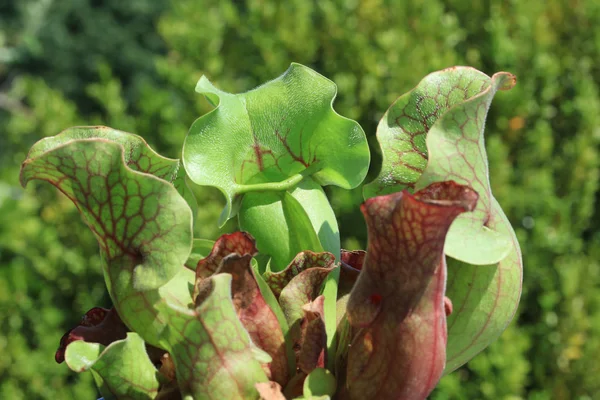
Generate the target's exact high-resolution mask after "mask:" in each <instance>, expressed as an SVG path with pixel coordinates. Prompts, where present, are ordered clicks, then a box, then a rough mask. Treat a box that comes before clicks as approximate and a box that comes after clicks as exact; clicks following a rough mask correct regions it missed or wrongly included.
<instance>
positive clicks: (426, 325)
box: [346, 182, 478, 400]
mask: <svg viewBox="0 0 600 400" xmlns="http://www.w3.org/2000/svg"><path fill="white" fill-rule="evenodd" d="M477 197H478V196H477V193H475V192H474V191H473V190H471V189H470V188H468V187H465V186H460V185H457V184H455V183H454V182H445V183H439V184H433V185H431V186H430V187H428V188H427V189H426V190H423V191H421V192H417V193H416V194H415V195H411V194H410V193H409V192H407V191H403V192H400V193H395V194H391V195H387V196H381V197H375V198H372V199H369V200H367V201H366V202H365V204H364V205H363V206H362V211H363V214H364V215H365V219H366V222H367V228H368V234H369V245H368V250H367V256H366V259H365V261H364V265H363V267H362V270H361V272H360V276H359V278H358V281H357V282H356V284H355V286H354V288H353V290H352V293H351V295H350V300H349V302H348V308H347V318H348V322H349V324H350V325H351V327H352V329H353V330H354V337H353V339H352V343H351V346H350V348H349V353H348V368H347V377H346V386H347V389H348V393H349V395H350V396H351V398H353V399H375V398H377V399H383V400H385V399H414V400H418V399H425V398H426V397H427V395H428V394H429V393H430V392H431V390H432V389H433V388H434V387H435V385H436V384H437V381H438V380H439V378H440V377H441V375H442V371H443V369H444V363H445V342H446V324H445V321H446V315H445V309H444V286H445V263H444V254H443V249H444V240H445V237H446V233H447V231H448V229H449V227H450V224H451V223H452V222H453V221H454V219H455V218H456V217H457V216H458V215H459V214H461V213H463V212H465V211H471V210H473V209H474V208H475V205H476V203H477Z"/></svg>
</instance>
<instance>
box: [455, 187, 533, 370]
mask: <svg viewBox="0 0 600 400" xmlns="http://www.w3.org/2000/svg"><path fill="white" fill-rule="evenodd" d="M488 226H489V227H490V228H491V229H493V230H494V231H496V232H500V233H502V234H505V235H509V237H510V238H511V243H512V246H513V250H512V251H511V252H510V253H509V255H508V256H507V257H505V258H504V259H503V260H502V261H500V262H499V263H498V264H495V265H486V266H478V265H470V264H466V263H463V262H460V261H458V260H454V259H452V258H448V286H447V288H446V296H448V298H449V299H450V300H451V301H452V303H453V308H454V312H453V313H452V314H451V315H450V316H449V317H448V347H447V351H446V354H447V362H446V370H445V373H450V372H452V371H453V370H455V369H457V368H458V367H460V366H461V365H463V364H464V363H466V362H467V361H469V360H470V359H471V358H473V357H474V356H475V355H476V354H477V353H479V352H480V351H482V350H483V349H485V348H486V347H487V346H488V345H489V344H490V343H492V342H494V341H495V340H496V339H497V338H498V337H499V336H500V335H501V334H502V332H503V331H504V329H506V327H507V325H508V324H509V323H510V321H511V320H512V318H513V316H514V314H515V311H516V309H517V306H518V304H519V298H520V295H521V287H522V286H521V285H522V276H523V275H522V273H523V263H522V260H521V250H520V248H519V242H518V241H517V237H516V235H515V233H514V230H513V228H512V226H511V225H510V222H509V221H508V219H507V218H506V216H505V215H504V212H502V209H501V208H500V205H499V204H498V203H497V202H496V199H494V198H492V214H491V216H490V220H489V222H488Z"/></svg>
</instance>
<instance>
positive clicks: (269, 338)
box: [193, 232, 295, 385]
mask: <svg viewBox="0 0 600 400" xmlns="http://www.w3.org/2000/svg"><path fill="white" fill-rule="evenodd" d="M256 252H257V249H256V246H255V242H254V239H253V238H252V237H251V236H250V235H249V234H247V233H245V232H235V233H232V234H228V235H223V236H221V237H220V238H219V239H218V240H217V241H216V243H215V245H214V247H213V249H212V250H211V252H210V254H209V255H208V257H206V258H204V259H202V260H200V261H199V262H198V266H197V274H196V284H195V290H194V295H193V296H194V300H195V302H196V304H200V303H201V302H203V301H204V297H205V295H206V293H205V290H206V288H207V286H206V285H205V283H204V281H205V280H206V279H207V277H208V276H210V275H212V274H213V273H216V274H221V273H227V274H230V275H231V276H232V287H231V291H232V300H233V304H234V306H235V309H236V312H237V315H238V318H239V320H240V321H241V322H242V324H243V325H244V327H245V328H246V330H247V331H248V333H249V335H250V338H251V340H252V341H253V343H254V344H256V345H257V346H258V347H260V348H261V349H262V350H264V351H265V352H266V353H268V354H269V356H270V357H271V359H272V361H270V362H269V365H268V366H267V369H268V371H269V374H270V375H269V379H271V380H273V381H275V382H277V383H280V384H281V385H284V384H285V383H287V381H288V379H289V376H290V374H291V372H292V371H293V370H294V369H295V366H294V365H295V363H294V360H289V358H288V354H289V355H291V354H293V353H292V351H291V347H290V346H288V345H286V343H285V340H284V335H285V334H286V333H287V328H288V325H287V322H286V320H285V317H284V316H283V312H282V311H281V308H280V307H279V304H278V303H277V300H276V298H275V297H274V296H273V294H272V292H271V290H270V289H269V288H268V287H267V286H266V285H264V282H262V279H261V278H260V277H259V276H257V275H256V273H255V271H254V269H253V267H252V256H253V255H255V254H256ZM261 284H262V285H261Z"/></svg>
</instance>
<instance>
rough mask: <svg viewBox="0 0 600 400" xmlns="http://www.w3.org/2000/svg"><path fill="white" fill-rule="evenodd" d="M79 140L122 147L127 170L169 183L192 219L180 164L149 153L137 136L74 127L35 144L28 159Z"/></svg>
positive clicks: (194, 204)
mask: <svg viewBox="0 0 600 400" xmlns="http://www.w3.org/2000/svg"><path fill="white" fill-rule="evenodd" d="M82 139H105V140H109V141H111V142H114V143H117V144H120V145H121V146H123V150H124V152H123V157H124V160H125V164H126V165H127V166H128V167H129V168H131V169H132V170H134V171H139V172H145V173H148V174H152V175H154V176H156V177H157V178H160V179H162V180H165V181H167V182H169V183H172V184H173V186H175V188H176V189H177V191H178V192H179V194H180V195H181V196H182V197H183V198H184V199H185V201H186V202H187V203H188V205H189V206H190V208H191V209H192V213H193V215H196V210H197V208H198V204H197V202H196V198H195V196H194V194H193V193H192V191H191V190H190V188H189V187H188V185H187V183H186V181H185V177H186V174H185V170H184V169H183V166H182V163H181V160H177V159H172V158H166V157H163V156H161V155H160V154H158V153H156V152H155V151H154V150H152V149H151V148H150V146H148V144H147V143H146V141H145V140H144V139H143V138H142V137H141V136H138V135H134V134H133V133H128V132H123V131H119V130H117V129H112V128H109V127H106V126H77V127H73V128H69V129H66V130H64V131H62V132H61V133H59V134H58V135H56V136H51V137H47V138H44V139H42V140H40V141H38V142H37V143H36V144H35V145H34V146H33V147H32V148H31V150H30V151H29V155H28V158H34V157H37V156H39V155H41V154H42V153H44V152H46V151H48V150H51V149H53V148H55V147H58V146H62V145H65V144H67V143H68V142H70V141H71V140H82Z"/></svg>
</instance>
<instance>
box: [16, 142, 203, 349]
mask: <svg viewBox="0 0 600 400" xmlns="http://www.w3.org/2000/svg"><path fill="white" fill-rule="evenodd" d="M134 147H135V146H134ZM136 148H137V147H136ZM128 154H131V153H128ZM135 154H137V153H135ZM140 157H141V156H140ZM142 158H143V157H142ZM127 160H130V161H131V158H129V156H127V155H126V153H125V147H124V146H123V145H122V144H119V143H116V142H114V141H109V140H106V139H98V138H96V139H76V140H68V141H66V142H65V143H64V144H63V143H60V141H58V143H52V141H48V140H47V141H41V142H39V144H38V145H36V146H34V148H33V150H32V152H31V155H30V157H29V158H28V159H27V160H25V162H24V163H23V167H22V169H21V182H22V183H23V185H25V184H26V183H27V182H28V181H30V180H32V179H40V180H45V181H48V182H50V183H52V184H53V185H54V186H56V187H57V188H58V189H60V190H61V191H62V192H63V193H64V194H65V195H66V196H67V197H68V198H69V199H71V200H72V201H73V202H74V203H75V205H76V206H77V208H78V209H79V211H80V212H81V214H82V217H83V220H84V221H85V223H86V224H87V225H88V226H89V227H90V229H91V230H92V232H93V233H94V235H95V236H96V238H97V240H98V243H99V244H100V250H101V255H102V261H103V268H104V276H105V279H106V285H107V288H108V291H109V294H110V296H111V298H112V300H113V304H114V306H115V308H116V309H117V311H118V313H119V316H120V317H121V319H122V320H123V322H124V323H125V324H126V325H127V326H128V327H129V328H130V329H131V330H133V331H135V332H137V333H138V334H140V335H141V336H142V337H143V338H144V340H145V341H146V342H148V343H149V344H151V345H154V346H157V347H163V345H164V343H162V341H161V335H162V333H163V331H164V330H165V329H166V327H167V326H168V324H169V319H168V315H167V314H168V313H169V310H168V307H167V306H166V302H167V299H168V301H169V302H172V303H177V304H180V305H181V306H186V305H187V304H189V303H190V302H191V294H190V287H193V286H192V285H193V282H194V278H193V272H192V271H190V270H188V269H187V268H185V267H184V263H185V262H186V260H187V259H188V256H189V254H190V250H191V248H192V213H191V210H190V207H189V206H188V205H187V204H186V202H185V200H184V199H183V197H181V196H180V194H179V193H178V192H177V190H176V189H175V187H174V186H173V184H171V183H169V182H168V181H166V180H163V179H160V178H159V177H157V176H154V175H151V174H150V173H146V172H141V171H137V170H134V169H132V168H131V167H130V166H128V164H127ZM130 164H131V165H134V164H135V165H138V166H139V165H141V166H142V167H143V166H146V167H148V166H149V165H150V166H151V165H153V164H147V163H146V162H142V161H139V164H137V163H133V164H132V163H131V162H130ZM147 171H148V172H155V173H157V174H159V175H160V171H163V169H159V170H158V171H157V170H153V169H152V168H149V169H147Z"/></svg>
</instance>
